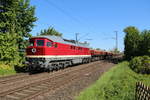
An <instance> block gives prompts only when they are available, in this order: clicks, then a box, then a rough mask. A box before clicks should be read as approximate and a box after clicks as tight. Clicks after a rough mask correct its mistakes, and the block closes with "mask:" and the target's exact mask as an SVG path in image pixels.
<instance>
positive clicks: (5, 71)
mask: <svg viewBox="0 0 150 100" xmlns="http://www.w3.org/2000/svg"><path fill="white" fill-rule="evenodd" d="M15 73H16V71H15V69H14V67H13V66H9V65H6V64H5V63H4V62H0V76H5V75H11V74H15Z"/></svg>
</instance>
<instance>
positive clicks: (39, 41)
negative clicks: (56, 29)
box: [36, 40, 44, 46]
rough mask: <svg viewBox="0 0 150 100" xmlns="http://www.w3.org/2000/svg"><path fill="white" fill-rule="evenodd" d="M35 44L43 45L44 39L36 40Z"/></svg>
mask: <svg viewBox="0 0 150 100" xmlns="http://www.w3.org/2000/svg"><path fill="white" fill-rule="evenodd" d="M36 46H44V40H37V41H36Z"/></svg>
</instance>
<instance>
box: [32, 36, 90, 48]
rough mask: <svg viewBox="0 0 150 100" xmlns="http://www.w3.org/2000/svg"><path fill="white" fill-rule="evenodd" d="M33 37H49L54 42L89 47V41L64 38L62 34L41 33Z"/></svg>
mask: <svg viewBox="0 0 150 100" xmlns="http://www.w3.org/2000/svg"><path fill="white" fill-rule="evenodd" d="M32 38H47V39H49V40H52V41H53V42H59V43H64V44H70V45H74V46H80V47H86V48H89V44H87V43H81V42H76V41H75V40H68V39H63V38H62V37H60V36H54V35H40V36H36V37H32Z"/></svg>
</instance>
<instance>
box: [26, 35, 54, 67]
mask: <svg viewBox="0 0 150 100" xmlns="http://www.w3.org/2000/svg"><path fill="white" fill-rule="evenodd" d="M29 43H30V45H29V46H28V47H27V49H26V63H27V65H28V66H29V68H30V66H31V67H32V69H33V70H35V69H34V68H36V70H41V68H44V67H45V66H46V65H45V62H46V58H44V57H43V56H44V55H45V54H46V52H47V49H51V48H52V45H53V42H52V41H50V40H48V39H46V38H31V39H30V40H29ZM38 66H39V67H38ZM38 68H39V69H38ZM29 70H31V69H29Z"/></svg>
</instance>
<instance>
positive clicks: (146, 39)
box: [139, 30, 150, 56]
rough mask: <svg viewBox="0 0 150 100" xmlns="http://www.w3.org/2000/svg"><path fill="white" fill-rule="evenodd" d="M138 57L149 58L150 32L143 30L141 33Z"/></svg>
mask: <svg viewBox="0 0 150 100" xmlns="http://www.w3.org/2000/svg"><path fill="white" fill-rule="evenodd" d="M139 53H140V55H141V56H142V55H149V56H150V30H144V31H143V32H142V33H141V42H140V45H139Z"/></svg>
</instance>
